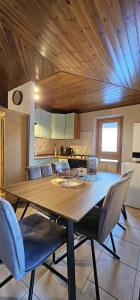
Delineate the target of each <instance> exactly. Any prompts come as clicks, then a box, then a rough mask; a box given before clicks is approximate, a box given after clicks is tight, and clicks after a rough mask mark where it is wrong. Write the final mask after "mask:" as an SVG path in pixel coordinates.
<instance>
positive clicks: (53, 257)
mask: <svg viewBox="0 0 140 300" xmlns="http://www.w3.org/2000/svg"><path fill="white" fill-rule="evenodd" d="M52 259H53V263H54V264H55V252H54V253H53V256H52Z"/></svg>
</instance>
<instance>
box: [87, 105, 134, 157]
mask: <svg viewBox="0 0 140 300" xmlns="http://www.w3.org/2000/svg"><path fill="white" fill-rule="evenodd" d="M110 116H123V117H124V122H123V138H122V161H132V141H133V123H136V122H138V123H139V122H140V104H138V105H131V106H125V107H120V108H113V109H108V110H100V111H95V112H89V113H82V114H81V134H83V133H86V132H87V133H88V134H87V136H88V135H89V136H90V138H89V139H88V140H87V145H86V148H88V149H89V152H91V150H92V152H93V154H94V153H95V148H96V120H97V118H101V117H110ZM91 148H92V149H91Z"/></svg>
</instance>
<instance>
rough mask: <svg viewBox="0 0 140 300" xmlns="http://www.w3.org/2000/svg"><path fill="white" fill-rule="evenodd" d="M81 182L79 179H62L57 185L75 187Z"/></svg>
mask: <svg viewBox="0 0 140 300" xmlns="http://www.w3.org/2000/svg"><path fill="white" fill-rule="evenodd" d="M82 184H83V182H82V181H80V180H63V181H61V182H60V183H59V185H61V186H63V187H65V188H77V187H79V186H80V185H82Z"/></svg>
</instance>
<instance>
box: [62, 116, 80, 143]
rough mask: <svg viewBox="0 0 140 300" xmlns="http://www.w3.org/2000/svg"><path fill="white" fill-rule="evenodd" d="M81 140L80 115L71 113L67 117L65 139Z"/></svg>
mask: <svg viewBox="0 0 140 300" xmlns="http://www.w3.org/2000/svg"><path fill="white" fill-rule="evenodd" d="M79 138H80V115H78V114H76V113H70V114H66V115H65V139H79Z"/></svg>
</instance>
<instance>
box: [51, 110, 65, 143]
mask: <svg viewBox="0 0 140 300" xmlns="http://www.w3.org/2000/svg"><path fill="white" fill-rule="evenodd" d="M51 137H52V139H64V138H65V114H52V135H51Z"/></svg>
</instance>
